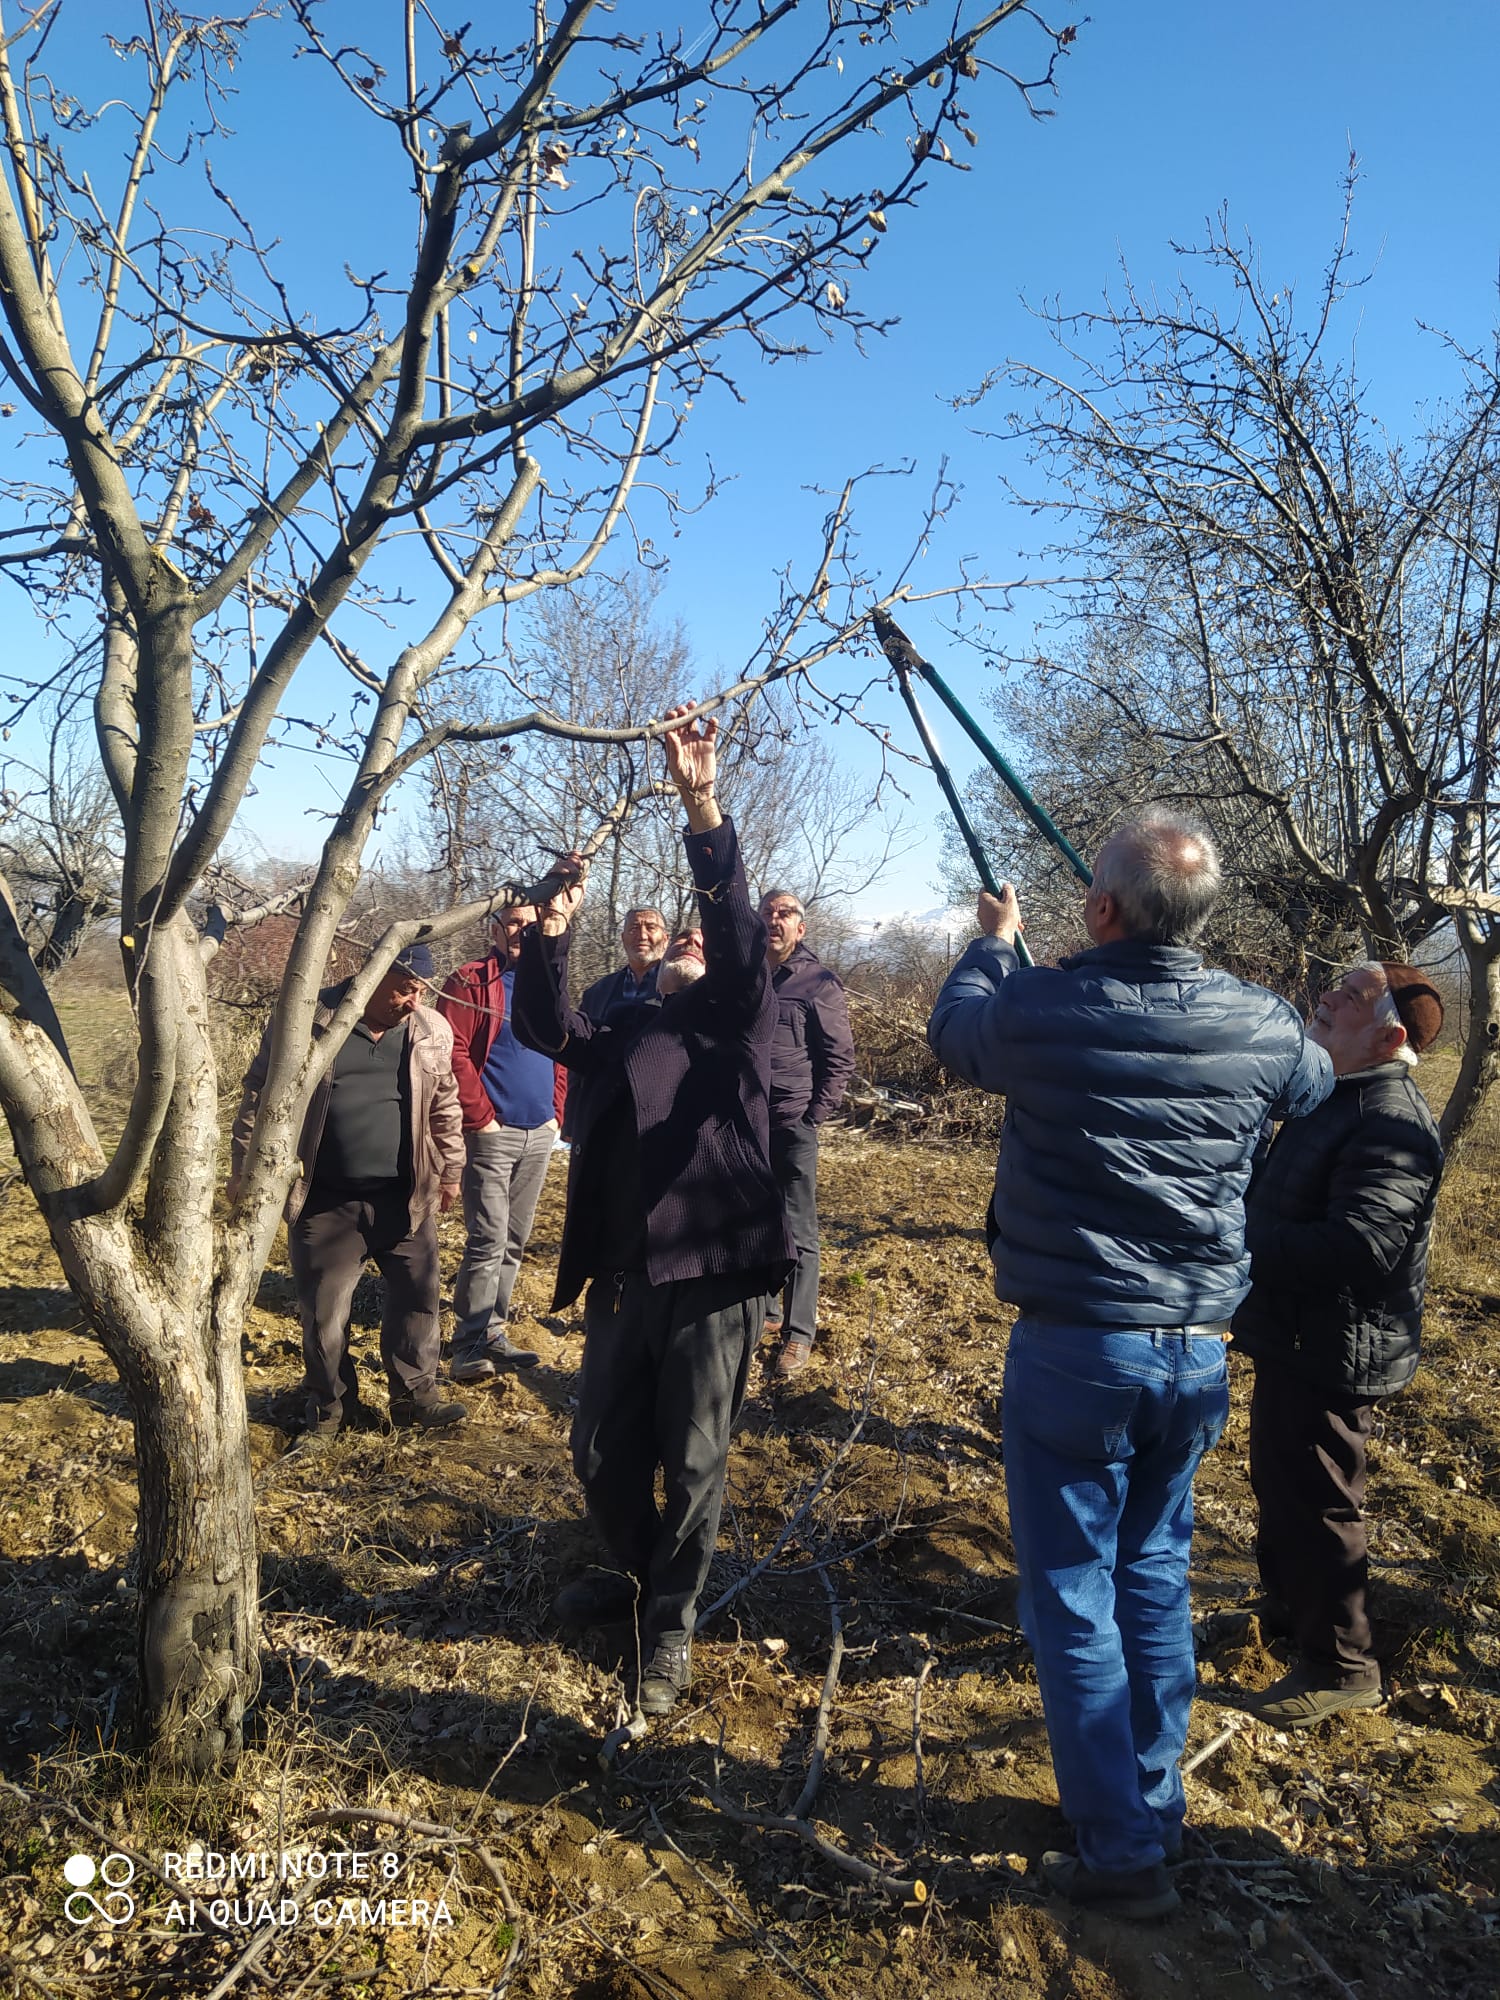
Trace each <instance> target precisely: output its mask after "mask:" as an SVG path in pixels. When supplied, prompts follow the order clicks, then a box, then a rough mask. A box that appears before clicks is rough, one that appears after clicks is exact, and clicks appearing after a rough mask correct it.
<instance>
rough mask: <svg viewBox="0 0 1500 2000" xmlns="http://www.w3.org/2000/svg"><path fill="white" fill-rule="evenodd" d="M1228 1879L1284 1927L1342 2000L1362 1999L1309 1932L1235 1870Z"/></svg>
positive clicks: (1285, 1932) (1289, 1938) (1290, 1937)
mask: <svg viewBox="0 0 1500 2000" xmlns="http://www.w3.org/2000/svg"><path fill="white" fill-rule="evenodd" d="M1226 1879H1227V1881H1228V1883H1229V1886H1230V1888H1232V1889H1234V1890H1237V1891H1238V1893H1239V1894H1240V1895H1241V1896H1243V1897H1244V1898H1245V1900H1246V1902H1247V1903H1253V1904H1254V1905H1255V1907H1256V1909H1257V1910H1259V1911H1260V1913H1261V1915H1262V1916H1264V1917H1267V1918H1269V1919H1270V1921H1271V1923H1272V1924H1274V1925H1275V1926H1276V1927H1277V1928H1278V1929H1279V1930H1280V1932H1281V1934H1282V1936H1283V1937H1284V1938H1286V1940H1287V1942H1288V1943H1289V1944H1291V1945H1293V1946H1294V1947H1295V1948H1296V1950H1298V1951H1300V1952H1301V1953H1302V1956H1303V1957H1304V1958H1305V1959H1306V1960H1307V1962H1308V1964H1309V1965H1310V1966H1312V1967H1313V1969H1314V1970H1315V1971H1317V1972H1321V1973H1322V1975H1323V1977H1324V1978H1325V1979H1326V1980H1327V1981H1328V1983H1329V1985H1330V1986H1331V1987H1332V1988H1333V1990H1334V1992H1335V1993H1337V1994H1338V1995H1339V2000H1359V1995H1358V1994H1357V1993H1356V1992H1355V1990H1354V1988H1353V1987H1352V1986H1351V1985H1350V1984H1349V1982H1348V1981H1347V1980H1346V1979H1341V1978H1340V1977H1339V1975H1338V1974H1337V1973H1336V1972H1335V1971H1334V1969H1333V1967H1332V1966H1331V1965H1330V1964H1329V1963H1328V1960H1327V1959H1326V1958H1325V1957H1324V1956H1323V1954H1322V1952H1320V1951H1319V1950H1318V1947H1317V1946H1316V1945H1315V1944H1314V1943H1313V1941H1312V1939H1311V1938H1310V1937H1308V1935H1307V1934H1306V1932H1305V1931H1301V1930H1299V1929H1298V1928H1297V1926H1296V1925H1295V1924H1294V1923H1293V1922H1292V1920H1291V1918H1290V1917H1288V1916H1287V1915H1286V1914H1285V1913H1284V1912H1283V1911H1281V1910H1278V1909H1275V1908H1273V1906H1272V1905H1271V1904H1270V1903H1267V1902H1264V1901H1263V1900H1262V1899H1261V1898H1260V1897H1259V1896H1257V1895H1256V1893H1255V1891H1254V1890H1253V1889H1252V1888H1251V1887H1250V1884H1249V1883H1248V1882H1245V1881H1241V1880H1240V1878H1239V1877H1238V1876H1237V1875H1236V1874H1234V1872H1233V1871H1231V1872H1230V1874H1229V1875H1228V1876H1227V1878H1226Z"/></svg>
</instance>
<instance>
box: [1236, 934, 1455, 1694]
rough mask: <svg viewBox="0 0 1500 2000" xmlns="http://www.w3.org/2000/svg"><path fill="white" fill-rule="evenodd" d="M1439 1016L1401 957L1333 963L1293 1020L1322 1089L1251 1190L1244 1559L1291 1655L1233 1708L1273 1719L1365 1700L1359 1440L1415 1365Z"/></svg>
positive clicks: (1434, 1000)
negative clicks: (1250, 1549)
mask: <svg viewBox="0 0 1500 2000" xmlns="http://www.w3.org/2000/svg"><path fill="white" fill-rule="evenodd" d="M1442 1025H1443V1003H1442V1001H1441V999H1440V998H1439V996H1438V994H1437V992H1436V990H1435V988H1434V987H1433V985H1432V984H1431V982H1430V980H1428V979H1427V978H1426V977H1425V976H1424V975H1423V974H1422V973H1420V972H1418V971H1416V970H1415V968H1414V967H1412V966H1409V965H1394V964H1382V963H1372V964H1368V965H1356V966H1355V967H1354V968H1353V970H1352V971H1350V972H1346V973H1345V974H1344V977H1343V978H1342V979H1341V980H1340V982H1339V983H1338V985H1337V986H1335V987H1333V988H1332V989H1331V991H1329V992H1327V993H1325V994H1324V995H1323V998H1322V999H1321V1000H1320V1001H1319V1003H1318V1007H1317V1011H1316V1012H1315V1013H1314V1015H1313V1018H1312V1020H1311V1021H1310V1022H1309V1023H1308V1030H1307V1032H1308V1037H1309V1039H1310V1040H1312V1041H1315V1042H1317V1043H1318V1045H1319V1046H1320V1047H1321V1048H1324V1049H1326V1050H1327V1051H1328V1054H1329V1056H1330V1058H1331V1060H1332V1062H1333V1068H1334V1074H1335V1076H1336V1078H1337V1082H1336V1083H1335V1085H1334V1090H1333V1095H1332V1096H1331V1097H1330V1098H1329V1099H1328V1100H1327V1102H1326V1103H1324V1104H1322V1105H1320V1106H1319V1108H1318V1109H1317V1110H1316V1111H1314V1112H1313V1113H1312V1114H1311V1116H1309V1117H1307V1118H1299V1119H1297V1120H1295V1121H1294V1122H1293V1123H1291V1124H1288V1125H1284V1126H1283V1127H1282V1129H1281V1131H1280V1133H1279V1134H1278V1136H1277V1138H1276V1141H1275V1143H1274V1144H1273V1145H1272V1147H1271V1150H1270V1152H1269V1153H1268V1154H1267V1156H1266V1158H1265V1160H1264V1161H1263V1163H1262V1164H1261V1166H1260V1167H1259V1169H1258V1170H1257V1172H1256V1176H1255V1180H1254V1182H1253V1183H1252V1185H1251V1189H1250V1198H1249V1202H1248V1205H1247V1210H1246V1221H1247V1227H1246V1242H1247V1243H1248V1245H1249V1249H1250V1278H1251V1285H1250V1295H1249V1297H1248V1298H1247V1299H1246V1300H1245V1303H1244V1304H1243V1305H1242V1306H1241V1307H1240V1309H1239V1311H1238V1312H1237V1313H1236V1314H1235V1317H1234V1338H1235V1345H1236V1346H1237V1347H1241V1348H1243V1349H1245V1350H1246V1352H1247V1353H1250V1354H1252V1355H1254V1357H1255V1390H1254V1394H1253V1396H1252V1398H1251V1403H1250V1481H1251V1484H1252V1486H1253V1487H1254V1488H1255V1498H1256V1502H1257V1504H1258V1506H1259V1509H1260V1520H1259V1528H1258V1532H1257V1535H1256V1544H1255V1552H1256V1558H1257V1561H1258V1563H1259V1565H1260V1575H1261V1582H1262V1584H1263V1585H1264V1588H1265V1593H1266V1596H1265V1600H1264V1615H1265V1618H1266V1621H1267V1622H1268V1623H1269V1624H1271V1625H1273V1627H1274V1626H1278V1625H1279V1626H1280V1628H1281V1630H1282V1631H1283V1632H1285V1633H1289V1634H1290V1635H1291V1637H1292V1638H1293V1639H1294V1640H1295V1642H1296V1647H1297V1654H1298V1657H1297V1662H1296V1664H1295V1665H1294V1667H1293V1668H1292V1670H1291V1672H1290V1673H1288V1674H1286V1675H1284V1676H1283V1677H1282V1679H1281V1680H1279V1681H1277V1682H1275V1684H1274V1685H1273V1686H1271V1687H1269V1688H1267V1689H1265V1690H1263V1691H1262V1692H1261V1693H1260V1694H1259V1695H1257V1696H1255V1697H1254V1698H1253V1699H1252V1701H1251V1703H1250V1706H1251V1707H1252V1709H1253V1711H1254V1713H1255V1714H1256V1715H1258V1716H1259V1717H1260V1718H1261V1720H1262V1721H1264V1722H1269V1723H1272V1724H1274V1725H1275V1727H1277V1728H1278V1729H1299V1728H1303V1727H1305V1726H1306V1725H1307V1724H1308V1723H1312V1722H1319V1721H1321V1720H1322V1719H1323V1718H1324V1717H1325V1716H1329V1715H1337V1714H1339V1713H1340V1712H1341V1711H1343V1710H1345V1709H1351V1708H1375V1707H1378V1706H1379V1703H1380V1699H1381V1695H1380V1663H1379V1661H1378V1660H1377V1659H1376V1658H1375V1655H1374V1652H1373V1651H1372V1649H1371V1638H1370V1620H1369V1614H1368V1610H1367V1607H1366V1590H1367V1587H1368V1580H1369V1554H1368V1545H1367V1542H1366V1537H1365V1523H1364V1515H1363V1512H1362V1508H1363V1504H1364V1493H1365V1448H1366V1444H1367V1442H1368V1440H1369V1436H1370V1429H1371V1425H1372V1423H1373V1421H1374V1414H1375V1409H1376V1406H1377V1404H1378V1403H1379V1401H1380V1400H1381V1398H1382V1397H1385V1396H1389V1395H1392V1394H1394V1392H1395V1391H1396V1390H1398V1389H1401V1388H1404V1387H1405V1385H1406V1384H1407V1383H1408V1382H1409V1381H1410V1380H1411V1378H1412V1375H1413V1374H1414V1373H1415V1370H1416V1366H1417V1348H1418V1340H1419V1336H1420V1332H1421V1325H1422V1296H1423V1292H1424V1290H1425V1288H1426V1282H1427V1247H1428V1242H1429V1239H1430V1237H1431V1234H1432V1215H1433V1208H1434V1205H1435V1203H1436V1201H1437V1190H1438V1181H1439V1179H1440V1177H1441V1174H1442V1170H1443V1149H1442V1145H1441V1142H1440V1141H1439V1138H1438V1131H1437V1126H1436V1125H1435V1124H1434V1122H1433V1117H1432V1113H1431V1112H1430V1111H1429V1110H1428V1108H1427V1101H1426V1099H1425V1098H1424V1097H1423V1095H1422V1093H1421V1091H1420V1090H1419V1089H1418V1087H1417V1080H1416V1076H1415V1073H1414V1071H1415V1064H1416V1059H1417V1056H1418V1055H1419V1054H1420V1052H1421V1051H1422V1050H1423V1049H1425V1048H1426V1047H1427V1046H1428V1045H1429V1043H1431V1042H1432V1041H1433V1039H1434V1038H1435V1037H1436V1035H1437V1034H1438V1032H1439V1030H1440V1029H1441V1028H1442Z"/></svg>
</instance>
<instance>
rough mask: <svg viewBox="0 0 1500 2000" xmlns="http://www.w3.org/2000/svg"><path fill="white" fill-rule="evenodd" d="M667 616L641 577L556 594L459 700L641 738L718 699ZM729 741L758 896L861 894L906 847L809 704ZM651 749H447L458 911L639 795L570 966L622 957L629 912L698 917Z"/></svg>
mask: <svg viewBox="0 0 1500 2000" xmlns="http://www.w3.org/2000/svg"><path fill="white" fill-rule="evenodd" d="M655 603H656V586H655V582H654V580H653V579H652V578H651V577H650V576H649V575H647V576H642V575H640V574H639V573H637V574H634V575H630V576H627V577H626V578H625V579H623V580H613V579H600V578H598V577H597V576H596V577H592V578H590V579H588V581H587V582H586V583H585V584H583V585H580V586H577V587H575V588H574V589H572V590H567V591H555V592H550V593H549V594H548V595H547V596H546V597H544V598H542V599H541V600H540V601H539V603H538V604H537V605H536V606H535V608H534V610H531V611H530V614H529V616H525V617H524V623H523V621H521V620H517V621H513V625H512V630H511V634H510V644H509V646H508V648H507V654H506V657H505V658H504V659H503V660H502V661H498V662H496V663H495V664H494V666H492V667H490V668H489V669H487V670H486V671H484V672H483V673H475V674H471V675H469V676H468V677H467V678H466V680H465V682H464V683H463V686H462V689H461V692H460V698H461V699H462V700H463V701H464V702H465V703H468V704H474V705H475V706H476V708H483V707H485V706H486V705H488V706H489V707H493V706H494V704H495V702H496V701H497V700H500V701H509V702H513V703H519V704H520V705H522V706H524V707H527V708H541V709H545V710H547V711H549V712H551V713H553V714H560V715H569V716H571V717H572V718H573V719H574V720H575V721H576V722H580V723H596V724H598V725H599V726H608V725H609V724H611V723H613V724H615V725H616V726H618V725H620V724H622V723H624V724H631V723H633V724H636V725H637V726H639V725H644V724H645V723H647V722H648V721H649V720H650V719H651V718H652V717H653V716H659V715H661V714H662V713H663V712H664V711H665V709H666V708H667V707H668V706H669V705H670V704H671V702H672V701H673V699H675V698H677V697H678V696H680V695H681V694H683V692H684V691H692V690H694V689H697V688H704V689H705V691H707V684H706V683H705V681H704V676H703V674H702V672H701V670H700V669H699V668H698V667H697V665H696V664H695V662H694V660H693V657H692V652H691V649H690V646H689V643H688V639H687V635H686V633H685V632H684V631H683V629H682V627H681V626H680V625H675V624H674V625H667V624H664V623H663V622H662V621H661V620H660V619H659V618H658V617H657V616H656V614H655ZM518 628H519V629H518ZM497 688H498V690H499V693H498V694H497ZM720 745H721V749H720V759H721V766H722V769H723V772H724V782H725V787H726V790H727V791H728V792H729V793H730V795H731V796H732V797H733V799H734V803H735V827H736V830H737V832H738V835H739V840H740V849H741V852H742V853H743V855H744V857H745V863H746V869H747V872H748V874H749V877H750V880H751V882H752V883H756V884H761V885H764V884H767V883H770V882H772V881H773V880H777V881H779V880H782V879H785V880H786V881H787V882H789V883H791V884H794V885H795V886H796V887H797V888H798V890H799V893H801V895H802V897H803V900H804V902H806V903H807V904H808V905H809V906H811V905H813V904H815V903H817V902H819V901H824V902H826V901H828V900H830V899H837V898H840V897H845V896H848V895H853V894H857V893H858V892H859V891H860V890H861V889H863V888H865V887H867V886H868V884H869V882H870V881H871V880H873V879H875V877H876V876H878V874H879V873H880V871H881V869H882V868H883V867H884V865H885V864H886V862H888V861H889V859H890V857H891V855H892V853H893V852H896V851H899V848H900V845H901V842H902V840H903V838H904V831H903V828H902V826H901V822H900V819H899V816H898V815H896V814H893V813H890V812H880V813H877V812H876V811H875V805H876V804H878V803H879V801H878V799H874V800H872V785H871V783H870V782H869V781H868V780H867V779H865V778H863V777H861V776H860V775H857V774H856V773H855V772H854V771H852V770H850V769H849V768H847V767H846V766H843V765H841V764H840V763H839V762H838V761H837V759H836V758H835V757H834V755H833V753H832V751H831V750H830V748H829V747H828V745H827V744H826V742H824V741H823V740H822V738H821V736H820V735H819V734H818V733H817V731H816V729H815V728H814V727H811V726H810V725H809V721H808V718H807V717H806V716H805V715H804V714H803V712H802V710H801V708H800V707H799V706H798V705H797V704H796V703H793V702H789V701H785V700H783V701H781V702H779V703H778V702H777V701H776V700H775V698H774V697H773V696H772V695H771V694H770V693H769V692H768V693H767V694H765V695H764V696H762V697H761V698H760V699H759V700H757V701H755V702H753V703H750V704H747V705H746V706H745V707H743V708H741V709H740V711H739V712H738V714H737V715H736V716H735V717H734V719H733V720H732V722H731V723H730V724H729V726H728V727H727V728H726V730H725V731H724V733H723V735H722V736H721V738H720ZM648 750H649V743H648V742H644V741H640V740H634V739H632V740H627V741H618V740H616V741H612V742H608V743H596V742H590V741H586V740H584V739H581V738H580V739H577V740H575V741H573V742H570V743H567V744H564V745H561V746H558V745H555V744H552V743H548V742H545V741H542V740H538V739H531V740H529V741H521V742H518V743H514V744H512V745H511V746H509V755H507V756H506V757H505V758H503V759H496V758H495V756H494V755H493V753H492V752H491V751H490V749H489V747H488V746H486V745H483V744H481V745H469V744H462V743H461V744H458V745H456V746H454V747H453V748H452V749H449V750H444V751H440V752H439V753H438V754H437V756H435V757H434V758H433V759H432V762H431V766H430V768H429V773H428V779H427V784H428V793H429V801H430V808H431V810H430V814H429V819H428V824H429V826H430V828H431V829H432V837H431V844H432V847H433V850H434V853H433V860H434V865H435V871H436V872H439V873H440V874H441V875H442V877H443V879H444V880H445V881H446V883H447V884H448V886H449V890H450V894H451V897H452V900H454V901H461V900H463V899H465V898H467V897H475V896H479V895H482V894H487V893H488V892H489V891H491V890H492V889H493V888H494V886H495V884H496V882H497V881H498V880H499V879H500V877H501V876H502V875H503V874H506V873H510V874H515V873H516V872H517V867H518V863H519V864H520V865H521V870H522V872H525V870H526V869H528V868H529V869H531V870H532V872H535V873H540V872H541V870H542V869H543V868H544V867H546V866H547V865H548V863H549V862H550V860H551V858H552V856H553V855H554V854H556V853H559V852H566V851H567V850H569V849H571V848H574V847H577V846H578V844H579V843H580V841H582V840H583V839H585V838H586V837H587V836H588V834H589V833H590V832H591V831H592V830H593V829H594V828H595V827H597V826H598V825H599V824H600V823H601V822H602V821H603V820H604V819H605V817H606V816H607V815H608V814H609V813H610V812H611V810H612V808H613V807H614V805H615V802H616V801H618V800H621V799H625V800H630V801H632V802H633V803H632V807H631V810H630V811H629V812H628V813H625V814H623V815H621V816H620V817H619V819H618V820H617V821H616V822H615V823H614V824H613V826H612V830H611V832H610V835H609V837H608V839H607V840H606V841H605V843H604V845H603V847H602V848H601V849H600V851H599V853H598V856H597V859H596V861H595V864H594V877H593V884H592V887H591V893H590V899H589V906H590V907H591V909H592V915H591V916H590V917H589V919H588V922H587V925H586V927H585V930H584V932H583V935H582V936H581V937H580V939H579V942H578V944H577V945H576V946H575V948H574V953H573V960H574V965H575V969H576V970H577V973H578V976H579V978H580V979H582V980H584V981H587V980H589V979H591V978H593V977H595V976H596V975H597V974H598V973H600V972H603V971H604V970H606V969H607V968H608V967H609V966H610V965H613V964H615V963H616V962H617V961H618V958H619V949H620V947H619V937H620V927H621V924H622V922H623V919H624V915H625V912H626V910H628V909H630V908H632V907H634V906H636V905H639V904H643V903H644V904H652V905H654V906H656V907H658V908H660V909H661V910H663V911H664V912H665V914H666V917H667V921H668V923H669V925H675V924H677V923H678V922H679V921H685V920H686V917H687V913H688V912H689V911H690V909H691V907H692V901H693V890H692V882H691V880H690V878H689V877H688V874H687V872H686V870H685V868H684V866H683V861H682V843H681V840H680V838H679V836H678V828H677V819H676V815H675V812H674V809H673V804H672V802H671V801H670V800H669V799H668V798H667V797H666V796H665V795H664V794H663V793H661V792H660V791H657V790H654V789H653V778H652V766H651V764H650V760H649V757H648ZM874 789H875V790H876V791H877V792H878V791H879V789H880V785H879V782H878V781H877V783H876V785H875V787H874ZM872 830H873V832H874V834H875V845H874V848H873V850H872V849H871V848H870V847H869V842H870V839H871V835H872ZM476 942H477V940H476ZM479 948H481V949H482V948H483V947H482V945H481V946H480V947H479Z"/></svg>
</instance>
